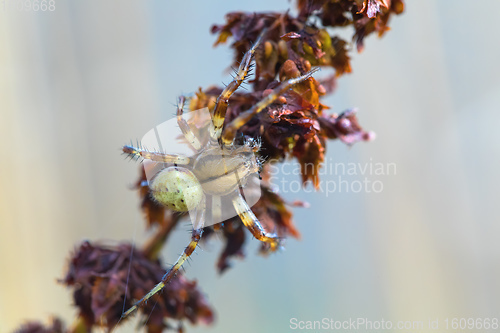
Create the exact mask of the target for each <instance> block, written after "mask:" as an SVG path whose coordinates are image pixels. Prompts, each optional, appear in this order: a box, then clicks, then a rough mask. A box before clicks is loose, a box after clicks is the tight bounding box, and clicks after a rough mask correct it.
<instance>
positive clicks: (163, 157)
mask: <svg viewBox="0 0 500 333" xmlns="http://www.w3.org/2000/svg"><path fill="white" fill-rule="evenodd" d="M122 150H123V152H124V153H125V154H127V155H129V156H130V157H133V158H144V159H146V160H151V161H154V162H160V163H173V164H181V165H186V164H189V162H190V161H191V159H190V158H189V157H187V156H183V155H176V154H165V153H160V152H155V151H149V150H146V149H142V148H136V147H133V146H129V145H125V146H123V148H122Z"/></svg>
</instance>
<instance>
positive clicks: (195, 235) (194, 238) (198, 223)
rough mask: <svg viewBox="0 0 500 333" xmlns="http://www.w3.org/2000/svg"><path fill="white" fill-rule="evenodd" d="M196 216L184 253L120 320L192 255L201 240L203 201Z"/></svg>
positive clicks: (157, 288) (146, 298)
mask: <svg viewBox="0 0 500 333" xmlns="http://www.w3.org/2000/svg"><path fill="white" fill-rule="evenodd" d="M196 214H197V215H196V220H195V222H194V226H195V229H194V230H193V232H192V234H191V241H190V242H189V244H188V246H186V248H185V249H184V252H183V253H182V254H181V255H180V257H179V258H178V259H177V261H176V262H175V264H174V265H173V266H172V267H171V268H170V269H169V270H168V271H167V272H166V273H165V275H163V277H162V279H161V281H160V282H159V283H158V284H157V285H156V286H155V287H154V288H153V289H151V290H150V291H149V292H148V293H147V294H146V295H145V296H144V297H143V298H141V299H140V300H139V301H137V302H136V303H135V304H134V305H133V306H132V307H131V308H130V309H128V310H127V311H125V312H124V313H123V314H122V318H125V317H127V316H128V315H129V314H131V313H132V312H134V311H135V310H136V309H137V308H140V307H141V306H143V305H144V304H146V303H147V301H148V300H149V299H150V298H151V297H153V296H154V295H156V294H157V293H158V292H159V291H161V290H162V289H163V288H164V287H165V285H166V284H167V283H169V282H170V281H171V280H172V278H173V277H174V276H175V275H176V274H177V273H178V272H179V269H180V268H181V267H182V265H183V264H184V262H185V261H186V260H187V259H188V258H189V257H190V256H191V255H192V254H193V252H194V250H195V249H196V246H197V245H198V242H199V241H200V239H201V235H202V234H203V222H204V218H205V204H204V201H203V202H202V203H201V204H200V207H198V209H197V211H196Z"/></svg>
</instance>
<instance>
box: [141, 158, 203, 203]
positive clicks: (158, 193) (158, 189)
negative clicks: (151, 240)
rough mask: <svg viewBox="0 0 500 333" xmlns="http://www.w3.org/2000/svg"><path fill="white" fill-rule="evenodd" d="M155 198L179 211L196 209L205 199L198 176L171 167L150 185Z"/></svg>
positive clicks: (183, 169) (164, 170) (179, 168)
mask: <svg viewBox="0 0 500 333" xmlns="http://www.w3.org/2000/svg"><path fill="white" fill-rule="evenodd" d="M150 188H151V193H152V196H153V198H154V199H155V200H156V201H157V202H158V203H160V204H162V205H164V206H167V207H168V208H170V209H172V210H175V211H178V212H187V211H190V210H192V209H195V208H196V207H197V206H198V205H199V204H200V202H201V200H202V198H203V189H202V188H201V185H200V183H199V182H198V180H197V179H196V176H195V175H194V174H193V173H192V172H191V171H189V170H188V169H186V168H181V167H177V166H171V167H168V168H165V169H163V170H162V171H160V172H159V173H158V174H157V175H156V176H155V177H154V178H153V180H152V182H151V184H150Z"/></svg>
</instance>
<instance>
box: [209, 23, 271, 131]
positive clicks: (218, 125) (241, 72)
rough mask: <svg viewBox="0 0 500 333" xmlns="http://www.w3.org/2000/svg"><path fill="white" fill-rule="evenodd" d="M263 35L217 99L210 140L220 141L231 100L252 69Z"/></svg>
mask: <svg viewBox="0 0 500 333" xmlns="http://www.w3.org/2000/svg"><path fill="white" fill-rule="evenodd" d="M263 34H264V32H263V33H262V34H261V35H260V36H259V38H258V39H257V41H255V44H254V45H253V46H252V48H251V49H250V50H248V51H247V52H246V53H245V55H244V56H243V59H241V62H240V67H239V68H238V71H237V73H236V76H235V77H234V79H233V81H231V82H230V83H229V84H228V85H227V86H226V88H224V90H223V91H222V92H221V94H220V95H219V97H217V101H216V102H215V108H214V111H213V114H212V122H211V125H210V139H211V140H212V141H218V140H219V138H220V136H221V134H222V127H223V126H224V119H225V118H226V111H227V106H228V104H229V98H230V97H231V95H232V94H233V93H234V92H235V91H236V89H238V87H239V86H240V85H241V83H243V81H244V80H245V78H246V77H247V76H248V74H249V72H250V68H251V67H250V64H251V62H252V58H253V55H254V54H255V50H257V47H258V46H259V43H260V41H261V40H262V36H263Z"/></svg>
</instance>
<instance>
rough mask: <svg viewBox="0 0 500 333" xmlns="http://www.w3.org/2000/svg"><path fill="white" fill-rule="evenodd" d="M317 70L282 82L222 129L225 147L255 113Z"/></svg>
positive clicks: (314, 69)
mask: <svg viewBox="0 0 500 333" xmlns="http://www.w3.org/2000/svg"><path fill="white" fill-rule="evenodd" d="M318 70H319V67H316V68H313V69H312V70H310V71H309V72H307V73H306V74H304V75H302V76H299V77H296V78H293V79H289V80H287V81H284V82H282V83H281V84H280V85H279V86H277V87H276V88H274V89H273V91H272V92H271V93H270V94H269V95H267V96H266V97H264V98H263V99H262V100H260V101H259V102H258V103H257V104H255V105H254V106H253V107H252V108H251V109H249V110H247V111H245V112H242V113H240V115H239V116H238V117H236V118H234V119H233V120H232V121H231V122H230V123H229V124H227V126H226V127H225V128H224V132H223V134H222V142H223V143H224V144H225V145H226V146H230V145H231V144H232V143H233V140H234V138H235V136H236V132H237V131H238V129H240V128H241V127H242V126H243V125H245V124H246V123H247V122H249V121H250V119H252V118H253V117H254V116H255V115H256V114H257V113H259V112H261V111H262V110H264V109H265V108H266V107H267V106H269V105H270V104H272V103H273V102H274V101H275V100H276V99H278V97H280V96H281V94H283V93H284V92H285V91H287V90H288V89H290V88H291V87H293V86H294V85H296V84H298V83H300V82H303V81H305V80H307V79H308V78H310V77H311V76H312V75H313V74H314V73H315V72H317V71H318Z"/></svg>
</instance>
